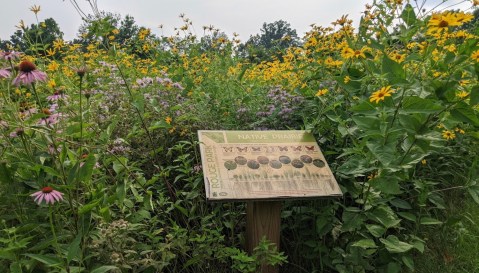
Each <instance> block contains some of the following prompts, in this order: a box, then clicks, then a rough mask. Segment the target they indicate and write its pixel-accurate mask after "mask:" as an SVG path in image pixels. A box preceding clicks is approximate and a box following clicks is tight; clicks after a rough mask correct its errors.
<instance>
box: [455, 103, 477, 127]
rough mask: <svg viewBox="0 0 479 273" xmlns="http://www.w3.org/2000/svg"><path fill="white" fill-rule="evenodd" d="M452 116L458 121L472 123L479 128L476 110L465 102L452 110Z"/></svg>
mask: <svg viewBox="0 0 479 273" xmlns="http://www.w3.org/2000/svg"><path fill="white" fill-rule="evenodd" d="M451 116H452V117H453V118H454V119H456V120H458V121H463V122H467V123H470V124H472V125H474V126H479V118H478V117H477V115H476V113H475V112H474V110H473V109H472V108H471V107H470V106H469V105H467V104H465V103H464V102H461V103H458V104H457V105H456V107H454V108H453V109H452V110H451Z"/></svg>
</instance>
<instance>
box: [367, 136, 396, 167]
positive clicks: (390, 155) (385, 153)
mask: <svg viewBox="0 0 479 273" xmlns="http://www.w3.org/2000/svg"><path fill="white" fill-rule="evenodd" d="M393 144H394V143H392V144H391V145H382V144H381V143H378V142H377V141H368V143H367V144H366V146H367V147H368V148H369V150H370V151H371V153H373V155H374V156H375V157H376V158H377V159H378V160H379V162H381V163H382V164H383V165H384V166H388V165H389V164H390V163H391V162H392V161H394V160H395V159H396V158H397V157H398V156H397V155H396V149H395V147H394V146H393Z"/></svg>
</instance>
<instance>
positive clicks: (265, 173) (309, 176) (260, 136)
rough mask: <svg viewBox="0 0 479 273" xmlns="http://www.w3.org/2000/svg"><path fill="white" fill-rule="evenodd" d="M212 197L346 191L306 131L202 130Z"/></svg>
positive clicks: (257, 197)
mask: <svg viewBox="0 0 479 273" xmlns="http://www.w3.org/2000/svg"><path fill="white" fill-rule="evenodd" d="M198 136H199V140H200V150H201V160H202V165H203V173H204V179H205V186H206V198H207V199H208V200H210V201H223V200H232V201H234V200H260V199H273V200H274V199H278V200H279V199H286V198H308V197H326V196H341V195H342V193H341V190H340V188H339V186H338V184H337V182H336V179H335V178H334V176H333V174H332V172H331V169H330V168H329V166H328V163H327V162H326V160H325V158H324V156H323V154H322V152H321V150H320V148H319V146H318V144H317V143H316V140H315V139H314V137H313V136H312V134H311V133H309V132H307V131H198Z"/></svg>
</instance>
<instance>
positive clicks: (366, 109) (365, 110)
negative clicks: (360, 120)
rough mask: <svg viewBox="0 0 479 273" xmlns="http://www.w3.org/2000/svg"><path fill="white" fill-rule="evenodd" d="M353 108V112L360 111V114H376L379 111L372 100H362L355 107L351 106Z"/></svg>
mask: <svg viewBox="0 0 479 273" xmlns="http://www.w3.org/2000/svg"><path fill="white" fill-rule="evenodd" d="M351 110H352V111H353V112H356V113H360V114H376V113H377V109H376V107H375V106H374V104H372V103H371V102H369V101H367V100H366V101H363V102H361V103H360V104H357V105H354V106H353V107H351Z"/></svg>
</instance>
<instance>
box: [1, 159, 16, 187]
mask: <svg viewBox="0 0 479 273" xmlns="http://www.w3.org/2000/svg"><path fill="white" fill-rule="evenodd" d="M0 182H2V183H4V184H5V185H9V184H11V183H12V182H13V179H12V176H11V174H10V169H9V168H8V167H7V162H3V161H2V162H0Z"/></svg>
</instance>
